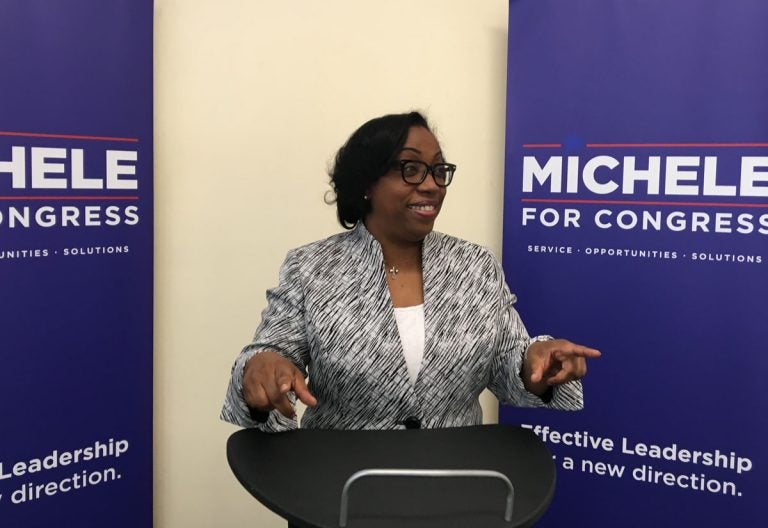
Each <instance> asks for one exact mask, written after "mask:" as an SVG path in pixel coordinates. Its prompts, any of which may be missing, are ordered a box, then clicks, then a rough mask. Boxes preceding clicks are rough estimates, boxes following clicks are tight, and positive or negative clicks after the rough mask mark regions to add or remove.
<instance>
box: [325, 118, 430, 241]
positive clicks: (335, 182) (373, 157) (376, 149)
mask: <svg viewBox="0 0 768 528" xmlns="http://www.w3.org/2000/svg"><path fill="white" fill-rule="evenodd" d="M414 126H418V127H423V128H426V129H427V130H430V127H429V124H428V123H427V120H426V118H425V117H424V116H423V115H421V114H420V113H419V112H409V113H407V114H389V115H385V116H382V117H377V118H375V119H371V120H370V121H368V122H367V123H365V124H364V125H363V126H361V127H360V128H358V129H357V130H355V132H354V133H353V134H352V135H351V136H350V137H349V139H348V140H347V142H346V143H345V144H344V146H342V147H341V148H340V149H339V152H337V153H336V159H335V162H334V164H333V168H332V169H331V171H330V177H331V187H332V188H333V192H334V193H335V194H336V200H335V201H336V215H337V217H338V219H339V223H340V224H341V225H342V227H344V228H345V229H352V228H353V227H355V225H357V223H358V222H361V221H362V220H363V219H364V218H365V217H366V215H367V214H368V213H369V212H370V211H371V204H370V201H369V200H366V198H365V194H366V192H368V189H370V188H371V185H373V184H374V183H375V182H376V181H377V180H378V179H379V178H381V177H382V176H384V175H385V174H386V173H387V172H388V171H389V170H390V169H391V167H392V163H393V162H394V161H395V159H396V157H397V154H398V153H399V152H400V150H401V149H402V148H403V145H404V144H405V141H406V139H407V138H408V130H409V129H410V128H411V127H414Z"/></svg>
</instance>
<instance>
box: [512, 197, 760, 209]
mask: <svg viewBox="0 0 768 528" xmlns="http://www.w3.org/2000/svg"><path fill="white" fill-rule="evenodd" d="M520 201H521V202H533V203H566V204H567V203H572V204H608V205H675V206H679V207H695V206H699V207H702V206H706V207H747V208H749V207H755V208H768V204H758V203H727V202H639V201H633V200H567V199H559V198H521V199H520Z"/></svg>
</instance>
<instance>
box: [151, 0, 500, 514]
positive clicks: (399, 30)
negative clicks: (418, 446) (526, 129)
mask: <svg viewBox="0 0 768 528" xmlns="http://www.w3.org/2000/svg"><path fill="white" fill-rule="evenodd" d="M506 27H507V2H506V1H504V0H483V1H473V0H454V1H446V0H389V1H384V0H380V1H371V0H367V1H361V0H356V1H352V0H347V1H340V0H335V1H334V0H327V1H323V2H319V1H311V0H292V1H285V2H275V1H262V0H247V1H246V0H237V1H235V0H219V1H215V0H156V1H155V112H156V120H155V125H156V130H155V136H156V141H155V161H156V162H155V169H156V170H155V178H156V207H155V212H156V262H155V266H156V272H155V280H156V289H155V291H156V316H155V327H156V338H155V368H156V373H155V525H156V526H157V527H162V528H182V527H184V528H198V527H199V528H203V527H206V528H207V527H211V526H254V527H256V526H258V527H265V528H272V527H280V528H284V526H285V523H284V522H283V521H282V520H280V519H279V518H278V517H276V516H275V515H273V514H271V513H270V512H269V511H268V510H266V509H265V508H263V507H262V506H261V505H260V504H258V503H257V502H256V501H255V500H254V499H252V498H251V497H250V496H249V495H248V494H247V492H245V491H244V490H243V489H242V488H241V486H240V485H239V484H238V483H237V481H236V480H235V478H234V477H233V476H232V474H231V472H230V470H229V468H228V466H227V464H226V459H225V453H224V446H225V442H226V438H227V437H228V435H229V434H230V433H231V432H233V431H234V430H235V429H234V428H233V427H231V426H229V425H227V424H224V423H221V422H219V420H218V412H219V407H220V404H221V401H222V397H223V394H224V390H225V387H226V383H227V376H228V373H229V368H230V366H231V363H232V361H233V359H234V357H235V355H236V354H237V352H238V351H239V349H240V348H241V347H242V346H243V345H244V344H246V343H247V342H248V341H249V340H250V338H251V335H252V332H253V330H254V329H255V327H256V324H257V323H258V320H259V315H260V312H261V310H262V309H263V307H264V305H265V296H264V294H265V290H266V289H267V288H269V287H271V286H273V285H274V284H276V281H277V273H278V268H279V266H280V263H281V262H282V259H283V257H284V256H285V253H286V251H287V250H288V249H289V248H291V247H295V246H297V245H300V244H303V243H305V242H309V241H311V240H315V239H318V238H321V237H325V236H328V235H330V234H332V233H334V232H337V231H339V229H340V228H339V226H338V224H337V223H336V219H335V209H334V208H333V207H332V206H328V205H326V204H325V203H324V202H323V196H324V193H325V191H326V190H327V189H328V188H329V187H328V185H327V179H328V178H327V175H326V172H327V168H328V166H329V164H330V162H331V160H332V158H333V155H334V154H335V151H336V150H337V149H338V148H339V147H340V146H341V144H342V143H343V142H344V141H345V139H346V138H347V137H348V135H349V134H350V133H351V132H352V131H353V130H354V129H355V128H356V127H357V126H359V125H360V124H362V123H363V122H364V121H366V120H367V119H370V118H372V117H375V116H378V115H381V114H383V113H390V112H401V111H406V110H409V109H420V110H424V111H426V113H427V115H428V116H429V118H430V119H431V120H432V122H433V123H434V124H435V125H436V129H437V134H438V137H439V138H440V139H441V140H442V143H443V148H444V150H445V151H446V152H447V154H448V156H449V158H450V160H451V161H453V162H455V163H457V164H458V165H459V172H458V173H457V177H456V180H455V182H454V184H452V186H451V188H450V190H449V193H448V198H447V202H446V205H445V207H444V209H443V212H442V213H441V218H440V219H439V220H438V222H437V229H439V230H441V231H445V232H448V233H451V234H453V235H456V236H460V237H462V238H466V239H469V240H473V241H475V242H478V243H481V244H484V245H487V246H489V247H490V248H491V249H493V250H494V251H495V252H496V253H497V255H498V254H500V244H501V207H502V196H501V191H502V181H503V161H504V158H503V156H504V154H503V145H504V89H505V88H504V83H505V75H506V66H505V65H506V38H507V35H506ZM483 403H484V408H485V413H486V420H488V421H495V420H496V409H495V400H494V399H493V397H492V396H489V395H484V397H483ZM301 489H302V487H301V483H297V492H299V493H300V492H301Z"/></svg>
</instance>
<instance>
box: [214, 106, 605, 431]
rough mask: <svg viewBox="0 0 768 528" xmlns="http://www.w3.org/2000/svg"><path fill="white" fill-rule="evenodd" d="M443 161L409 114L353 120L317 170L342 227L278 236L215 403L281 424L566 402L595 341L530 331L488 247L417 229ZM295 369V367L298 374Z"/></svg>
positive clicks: (424, 126) (436, 190) (445, 415)
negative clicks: (260, 301) (281, 258)
mask: <svg viewBox="0 0 768 528" xmlns="http://www.w3.org/2000/svg"><path fill="white" fill-rule="evenodd" d="M455 174H456V165H453V164H451V163H447V162H446V159H445V157H444V155H443V153H442V151H441V150H440V145H439V143H438V141H437V139H436V138H435V136H434V135H433V134H432V132H431V130H430V127H429V125H428V123H427V121H426V120H425V118H424V117H423V116H422V115H421V114H419V113H417V112H411V113H407V114H397V115H386V116H383V117H379V118H376V119H373V120H371V121H368V122H367V123H365V124H364V125H363V126H361V127H360V128H359V129H358V130H357V131H355V132H354V133H353V134H352V136H351V137H350V138H349V139H348V140H347V142H346V144H345V145H344V146H343V147H342V148H341V149H340V150H339V152H338V154H337V155H336V159H335V164H334V167H333V170H332V173H331V184H332V187H333V190H334V192H335V195H336V199H335V202H336V208H337V214H338V219H339V222H340V223H341V225H342V226H343V227H344V228H346V229H347V231H346V232H343V233H340V234H337V235H334V236H331V237H329V238H327V239H325V240H320V241H318V242H314V243H311V244H308V245H306V246H302V247H300V248H298V249H294V250H292V251H290V252H289V253H288V255H287V257H286V259H285V262H284V263H283V266H282V268H281V270H280V282H279V285H278V286H277V287H276V288H274V289H271V290H269V291H268V292H267V300H268V306H267V308H266V309H265V310H264V312H263V314H262V320H261V324H260V325H259V327H258V329H257V330H256V334H255V336H254V339H253V342H252V343H251V344H250V345H248V346H246V347H245V348H244V349H243V351H242V352H241V353H240V355H239V356H238V358H237V360H236V361H235V365H234V367H233V369H232V377H231V380H230V383H229V388H228V391H227V396H226V400H225V402H224V408H223V410H222V413H221V417H222V418H223V419H224V420H227V421H229V422H232V423H234V424H237V425H241V426H244V427H258V428H260V429H262V430H265V431H283V430H287V429H293V428H296V427H297V426H298V423H297V420H296V415H295V410H294V404H295V399H296V398H297V397H298V398H299V399H300V400H301V401H302V402H303V403H304V404H305V405H306V406H307V410H306V412H305V413H304V415H303V418H302V421H301V426H302V427H305V428H323V429H397V428H403V427H425V428H431V427H455V426H467V425H477V424H480V423H481V422H482V411H481V408H480V402H479V400H478V397H479V395H480V393H481V392H482V391H483V390H484V389H485V388H488V389H490V390H491V392H493V394H494V395H496V397H497V398H498V399H499V400H500V401H501V402H503V403H508V404H512V405H517V406H525V407H549V408H555V409H565V410H577V409H580V408H582V406H583V395H582V386H581V382H580V381H579V380H580V379H581V378H582V377H583V376H584V375H585V374H586V370H587V367H586V359H587V358H596V357H598V356H599V355H600V353H599V352H598V351H597V350H594V349H591V348H587V347H584V346H581V345H577V344H574V343H571V342H569V341H566V340H562V339H552V338H550V337H549V336H539V337H535V338H530V337H529V336H528V333H527V331H526V329H525V326H524V325H523V323H522V321H521V320H520V316H519V315H518V314H517V311H516V310H515V309H514V307H513V304H514V302H515V297H514V295H512V294H511V293H510V291H509V288H508V287H507V285H506V282H505V281H504V275H503V273H502V270H501V267H500V265H499V263H498V261H497V260H496V259H495V257H494V256H493V255H492V254H491V253H490V251H489V250H487V249H485V248H483V247H481V246H478V245H476V244H472V243H469V242H466V241H464V240H460V239H458V238H454V237H451V236H448V235H445V234H442V233H437V232H435V231H433V225H434V222H435V218H437V216H438V214H440V209H441V208H442V206H443V200H444V199H445V195H446V190H447V188H448V186H449V185H450V184H451V181H452V180H453V177H454V175H455ZM307 376H308V382H307V381H305V378H306V377H307Z"/></svg>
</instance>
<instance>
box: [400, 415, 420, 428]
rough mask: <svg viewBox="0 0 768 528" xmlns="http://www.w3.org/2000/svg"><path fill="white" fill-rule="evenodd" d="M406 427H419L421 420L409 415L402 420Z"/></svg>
mask: <svg viewBox="0 0 768 528" xmlns="http://www.w3.org/2000/svg"><path fill="white" fill-rule="evenodd" d="M403 425H404V426H405V428H406V429H421V420H420V419H419V418H417V417H416V416H409V417H408V418H406V419H405V420H403Z"/></svg>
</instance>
